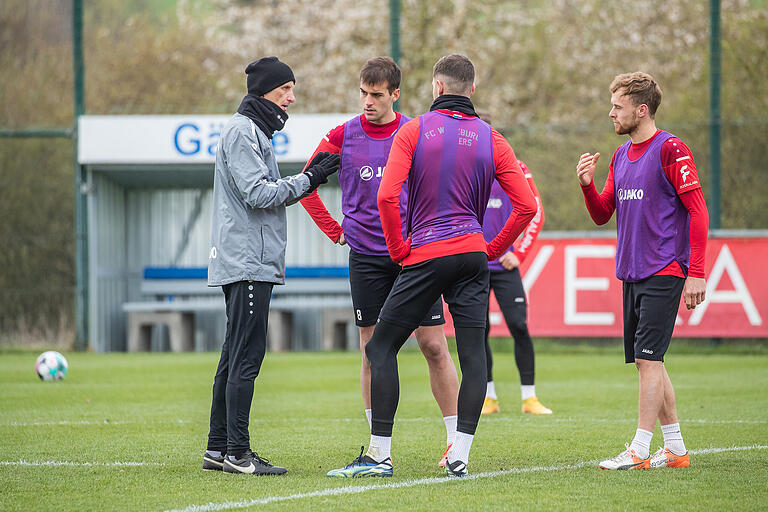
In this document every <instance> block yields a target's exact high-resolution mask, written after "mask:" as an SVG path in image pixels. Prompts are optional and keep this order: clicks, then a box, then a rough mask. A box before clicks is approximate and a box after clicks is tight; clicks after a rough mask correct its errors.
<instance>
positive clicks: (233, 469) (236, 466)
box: [223, 450, 288, 475]
mask: <svg viewBox="0 0 768 512" xmlns="http://www.w3.org/2000/svg"><path fill="white" fill-rule="evenodd" d="M223 469H224V472H225V473H240V474H245V475H284V474H285V473H286V472H287V471H288V470H287V469H285V468H281V467H280V466H274V465H272V464H270V463H269V461H268V460H267V459H263V458H261V457H259V456H258V455H257V454H255V453H253V452H252V451H251V450H248V451H246V452H245V453H244V454H243V455H242V457H240V458H239V459H234V460H233V459H232V457H226V458H225V459H224V467H223Z"/></svg>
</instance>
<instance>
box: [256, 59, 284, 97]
mask: <svg viewBox="0 0 768 512" xmlns="http://www.w3.org/2000/svg"><path fill="white" fill-rule="evenodd" d="M245 74H246V75H248V76H247V78H246V83H247V85H248V94H252V95H254V96H264V95H265V94H266V93H268V92H269V91H271V90H272V89H274V88H275V87H280V86H281V85H283V84H284V83H286V82H293V83H296V79H295V78H294V77H293V71H291V68H290V67H288V64H286V63H284V62H280V59H278V58H277V57H263V58H261V59H259V60H256V61H253V62H251V63H250V64H248V66H247V67H246V68H245Z"/></svg>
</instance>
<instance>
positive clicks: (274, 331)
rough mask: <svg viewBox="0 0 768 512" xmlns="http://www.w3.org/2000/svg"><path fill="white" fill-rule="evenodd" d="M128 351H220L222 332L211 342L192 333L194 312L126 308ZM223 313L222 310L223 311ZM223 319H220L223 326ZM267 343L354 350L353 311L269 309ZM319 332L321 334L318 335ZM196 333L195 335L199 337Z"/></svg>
mask: <svg viewBox="0 0 768 512" xmlns="http://www.w3.org/2000/svg"><path fill="white" fill-rule="evenodd" d="M126 313H127V317H128V318H127V320H128V340H127V349H128V351H129V352H151V351H165V350H170V351H172V352H189V351H195V350H197V351H206V350H220V349H221V345H222V344H223V343H224V335H225V333H224V332H221V333H220V335H219V336H218V337H219V338H220V339H218V340H212V341H213V343H200V342H199V341H200V340H197V341H198V342H197V343H196V339H195V338H196V336H195V316H196V314H198V313H199V312H195V311H127V312H126ZM222 315H223V312H222ZM225 326H226V319H225V318H224V319H223V321H222V328H225ZM268 327H269V328H268V333H267V346H268V348H269V350H270V351H273V352H289V351H313V350H315V351H316V350H357V347H358V345H359V335H358V331H357V327H356V326H355V322H354V319H353V318H352V311H351V308H349V307H344V308H328V309H318V308H307V309H279V308H273V309H270V312H269V326H268ZM318 333H320V335H319V336H318ZM199 334H200V333H198V336H197V338H200V337H201V336H200V335H199Z"/></svg>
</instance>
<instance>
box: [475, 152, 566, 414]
mask: <svg viewBox="0 0 768 512" xmlns="http://www.w3.org/2000/svg"><path fill="white" fill-rule="evenodd" d="M517 163H518V164H520V169H522V171H523V174H524V175H525V177H526V179H527V180H528V185H529V186H530V187H531V191H532V192H533V195H534V197H535V198H536V205H537V207H538V209H537V210H536V215H535V216H534V217H533V220H531V222H530V224H528V226H527V227H526V228H525V231H524V232H523V234H522V235H521V236H520V238H518V239H517V240H516V241H515V243H514V244H513V245H512V246H511V247H510V248H509V250H508V251H507V252H505V253H504V254H502V255H501V256H500V257H499V258H498V259H495V260H493V261H489V262H488V267H489V268H490V271H491V273H490V284H491V289H492V290H493V293H494V294H495V295H496V301H497V302H498V303H499V308H500V309H501V313H502V315H504V321H505V322H506V323H507V327H508V328H509V332H510V333H511V334H512V338H513V339H514V340H515V363H516V364H517V371H518V372H519V373H520V394H521V395H522V401H523V405H522V411H523V412H524V413H530V414H552V411H551V410H550V409H548V408H546V407H544V406H543V405H542V403H541V402H540V401H539V399H538V398H537V396H536V385H535V384H534V374H535V357H534V351H533V340H532V339H531V335H530V333H529V332H528V319H527V316H528V306H527V303H526V299H525V289H524V288H523V280H522V278H521V277H520V268H519V267H520V264H521V263H522V262H523V260H525V258H526V256H528V254H529V253H530V251H531V248H532V247H533V244H534V242H535V241H536V238H538V236H539V232H540V231H541V226H542V225H543V224H544V210H543V208H542V206H541V197H540V196H539V191H538V189H537V188H536V183H534V181H533V175H532V174H531V171H530V170H529V169H528V167H527V166H526V165H525V163H523V161H522V160H518V161H517ZM511 212H512V203H511V202H510V201H509V197H508V196H507V194H506V193H505V192H504V190H503V189H502V188H501V186H499V184H498V182H494V183H493V186H492V187H491V195H490V197H489V198H488V209H487V210H486V211H485V218H484V219H483V235H484V236H485V239H486V240H492V239H493V237H495V236H496V235H498V234H499V232H500V231H501V229H502V228H503V227H504V223H505V222H506V220H507V218H508V217H509V214H510V213H511ZM490 332H491V323H490V317H489V319H488V322H487V326H486V329H485V359H486V364H487V368H488V384H487V386H486V390H485V401H484V402H483V410H482V414H493V413H497V412H499V400H498V397H497V396H496V386H495V384H494V382H493V373H492V370H493V355H492V354H491V345H490V343H489V341H488V338H489V335H490Z"/></svg>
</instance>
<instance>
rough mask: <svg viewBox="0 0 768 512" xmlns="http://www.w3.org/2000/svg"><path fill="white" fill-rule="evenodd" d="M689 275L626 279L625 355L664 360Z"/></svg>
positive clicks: (630, 358) (626, 357)
mask: <svg viewBox="0 0 768 512" xmlns="http://www.w3.org/2000/svg"><path fill="white" fill-rule="evenodd" d="M683 284H685V279H682V278H680V277H675V276H651V277H649V278H648V279H644V280H642V281H639V282H637V283H626V282H625V283H624V285H623V287H622V288H623V293H624V359H625V361H626V362H627V363H634V362H635V359H646V360H648V361H664V354H666V352H667V349H668V348H669V342H670V341H671V339H672V331H673V330H674V328H675V319H676V318H677V309H678V308H679V306H680V296H681V294H682V293H683Z"/></svg>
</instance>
